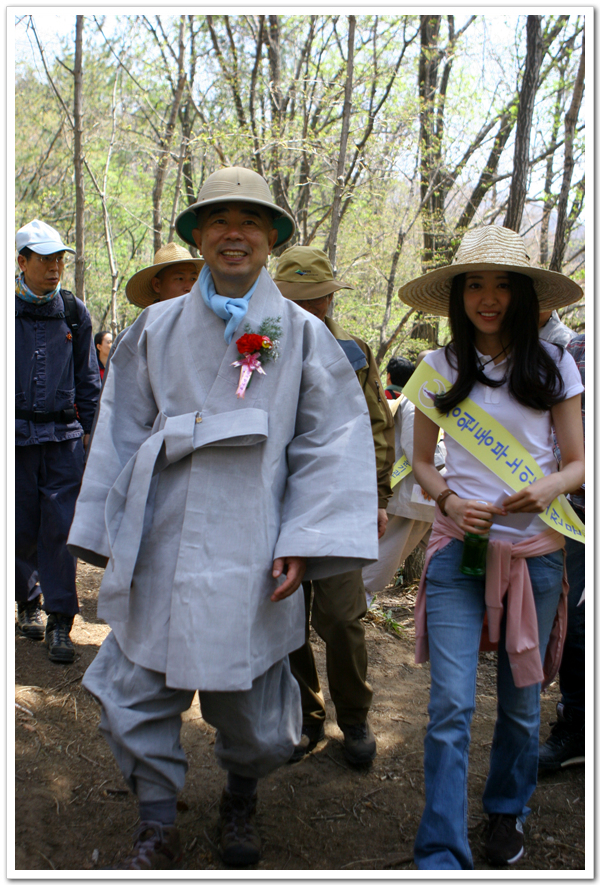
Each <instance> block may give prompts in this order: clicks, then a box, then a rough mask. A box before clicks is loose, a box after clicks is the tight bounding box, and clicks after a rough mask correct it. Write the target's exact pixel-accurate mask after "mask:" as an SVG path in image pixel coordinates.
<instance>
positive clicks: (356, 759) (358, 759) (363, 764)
mask: <svg viewBox="0 0 600 885" xmlns="http://www.w3.org/2000/svg"><path fill="white" fill-rule="evenodd" d="M376 756H377V750H375V751H374V752H373V753H370V754H367V753H363V754H361V755H355V754H354V753H348V752H347V750H344V757H345V759H346V762H347V763H348V765H352V766H353V767H354V768H367V766H369V765H372V764H373V761H374V759H375V757H376Z"/></svg>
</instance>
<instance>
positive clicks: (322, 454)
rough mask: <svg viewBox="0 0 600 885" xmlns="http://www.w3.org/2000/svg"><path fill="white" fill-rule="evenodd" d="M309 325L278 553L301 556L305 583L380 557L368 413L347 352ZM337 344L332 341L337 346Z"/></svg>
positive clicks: (327, 335) (279, 555)
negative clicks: (304, 565)
mask: <svg viewBox="0 0 600 885" xmlns="http://www.w3.org/2000/svg"><path fill="white" fill-rule="evenodd" d="M322 331H323V334H321V330H320V328H319V326H318V324H314V323H307V324H306V325H305V327H304V339H305V340H304V361H303V370H302V381H301V388H300V392H299V400H298V410H297V418H296V428H295V435H294V438H293V439H292V440H291V442H290V443H289V445H288V447H287V463H288V471H289V473H288V480H287V486H286V492H285V496H284V500H283V506H282V516H281V529H280V533H279V538H278V541H277V544H276V547H275V557H276V558H277V557H285V556H303V557H306V559H307V570H306V578H307V580H311V579H316V578H324V577H328V576H330V575H335V574H342V573H344V572H347V571H351V570H353V569H356V568H361V567H362V566H363V565H366V564H367V563H368V562H370V561H372V560H375V559H377V556H378V541H377V474H376V469H375V451H374V446H373V436H372V433H371V423H370V419H369V412H368V409H367V405H366V402H365V397H364V394H363V392H362V390H361V387H360V384H359V383H358V381H357V379H356V374H355V372H353V370H352V368H351V366H350V364H349V362H348V359H347V358H346V356H345V354H344V352H343V351H342V350H341V349H340V348H339V347H338V346H337V344H335V342H334V340H333V339H332V338H331V336H330V335H329V334H328V332H327V329H326V328H325V326H323V330H322ZM334 345H335V346H334Z"/></svg>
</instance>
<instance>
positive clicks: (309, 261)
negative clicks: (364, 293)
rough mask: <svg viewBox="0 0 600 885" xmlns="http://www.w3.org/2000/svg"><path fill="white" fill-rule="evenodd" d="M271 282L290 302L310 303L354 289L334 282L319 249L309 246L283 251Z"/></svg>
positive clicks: (325, 258)
mask: <svg viewBox="0 0 600 885" xmlns="http://www.w3.org/2000/svg"><path fill="white" fill-rule="evenodd" d="M274 282H275V284H276V285H277V286H278V287H279V291H280V292H281V294H282V295H283V296H284V297H285V298H289V299H290V300H291V301H313V300H315V299H317V298H323V297H324V296H325V295H331V294H332V293H333V292H336V291H337V290H338V289H353V288H354V286H348V285H347V284H346V283H338V282H337V280H334V278H333V269H332V267H331V262H330V261H329V258H328V257H327V255H326V254H325V252H323V250H322V249H314V248H313V247H312V246H291V247H290V248H289V249H286V250H285V252H284V253H283V255H282V256H281V258H280V259H279V263H278V265H277V271H276V273H275V276H274Z"/></svg>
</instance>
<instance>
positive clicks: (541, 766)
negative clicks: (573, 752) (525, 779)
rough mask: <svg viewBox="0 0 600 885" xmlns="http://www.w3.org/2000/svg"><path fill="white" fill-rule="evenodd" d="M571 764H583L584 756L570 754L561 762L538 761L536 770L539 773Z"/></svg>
mask: <svg viewBox="0 0 600 885" xmlns="http://www.w3.org/2000/svg"><path fill="white" fill-rule="evenodd" d="M572 765H585V756H584V755H581V756H572V757H571V758H570V759H565V760H564V761H563V762H550V763H548V762H538V771H539V772H540V774H543V773H544V772H552V771H562V770H563V769H564V768H570V767H571V766H572Z"/></svg>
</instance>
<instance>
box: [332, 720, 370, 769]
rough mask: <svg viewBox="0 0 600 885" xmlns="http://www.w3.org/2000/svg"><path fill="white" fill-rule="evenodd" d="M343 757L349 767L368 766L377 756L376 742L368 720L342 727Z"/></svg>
mask: <svg viewBox="0 0 600 885" xmlns="http://www.w3.org/2000/svg"><path fill="white" fill-rule="evenodd" d="M338 725H339V726H340V728H341V730H342V732H343V733H344V756H345V757H346V760H347V761H348V762H349V763H350V765H369V764H370V763H371V762H372V761H373V759H374V758H375V756H376V755H377V741H376V740H375V735H374V734H373V730H372V729H371V726H370V725H369V721H368V719H365V721H364V722H361V723H359V724H358V725H342V724H341V722H339V723H338Z"/></svg>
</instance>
